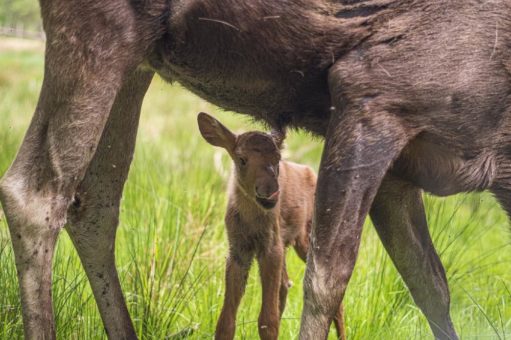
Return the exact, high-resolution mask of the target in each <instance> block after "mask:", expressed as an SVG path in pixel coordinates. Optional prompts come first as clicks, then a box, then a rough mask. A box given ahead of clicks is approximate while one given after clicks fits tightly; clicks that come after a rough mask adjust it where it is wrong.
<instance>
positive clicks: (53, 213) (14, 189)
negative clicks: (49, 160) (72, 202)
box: [0, 168, 69, 238]
mask: <svg viewBox="0 0 511 340" xmlns="http://www.w3.org/2000/svg"><path fill="white" fill-rule="evenodd" d="M30 176H31V175H26V174H24V173H22V172H21V171H19V172H18V171H17V170H16V169H13V168H11V169H10V170H9V171H7V173H6V174H5V175H4V177H3V178H2V179H1V180H0V201H1V203H2V206H3V210H4V213H5V215H6V217H7V221H8V223H9V227H10V229H11V232H12V233H14V234H15V235H13V236H16V238H19V237H18V235H22V236H29V235H32V234H49V235H50V234H55V233H58V231H59V230H60V229H61V228H62V227H63V226H64V224H65V222H66V210H67V206H68V204H69V200H68V199H67V198H66V197H65V196H63V195H61V194H58V193H56V192H55V191H54V190H53V188H54V187H55V186H58V184H57V183H56V182H58V181H57V180H55V181H53V183H52V184H51V186H49V185H44V184H38V183H36V181H38V180H39V179H36V180H31V178H30Z"/></svg>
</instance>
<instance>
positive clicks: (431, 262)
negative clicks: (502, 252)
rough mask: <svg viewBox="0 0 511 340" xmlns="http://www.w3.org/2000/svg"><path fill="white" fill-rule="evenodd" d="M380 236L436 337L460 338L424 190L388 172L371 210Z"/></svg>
mask: <svg viewBox="0 0 511 340" xmlns="http://www.w3.org/2000/svg"><path fill="white" fill-rule="evenodd" d="M370 215H371V218H372V220H373V223H374V226H375V228H376V231H377V232H378V235H379V236H380V239H381V241H382V243H383V245H384V247H385V249H386V250H387V253H388V254H389V256H390V258H391V259H392V261H393V262H394V265H395V266H396V268H397V270H398V271H399V273H400V274H401V276H402V278H403V280H404V281H405V283H406V285H407V286H408V288H409V289H410V293H411V294H412V297H413V299H414V300H415V303H416V304H417V305H418V306H419V308H420V309H421V310H422V312H423V313H424V314H425V316H426V318H427V319H428V322H429V325H430V327H431V330H432V331H433V333H434V335H435V338H437V339H457V336H456V332H455V330H454V327H453V325H452V322H451V318H450V315H449V304H450V298H449V287H448V285H447V279H446V276H445V271H444V267H443V266H442V263H441V262H440V258H439V257H438V255H437V253H436V251H435V248H434V245H433V242H432V241H431V237H430V235H429V230H428V225H427V222H426V215H425V213H424V205H423V203H422V195H421V190H419V189H418V188H416V187H414V186H412V185H411V184H409V183H407V182H403V181H401V180H399V179H397V178H393V177H392V176H390V175H388V176H387V177H386V178H385V180H384V181H383V183H382V185H381V186H380V189H379V190H378V194H377V195H376V197H375V199H374V201H373V205H372V207H371V212H370Z"/></svg>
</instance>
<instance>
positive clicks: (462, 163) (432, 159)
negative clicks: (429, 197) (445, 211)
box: [390, 137, 496, 196]
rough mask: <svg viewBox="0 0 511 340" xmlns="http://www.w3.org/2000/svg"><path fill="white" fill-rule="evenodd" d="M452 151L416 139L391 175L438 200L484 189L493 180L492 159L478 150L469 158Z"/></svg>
mask: <svg viewBox="0 0 511 340" xmlns="http://www.w3.org/2000/svg"><path fill="white" fill-rule="evenodd" d="M454 150H456V148H451V147H446V146H444V145H441V144H438V143H434V142H431V141H429V140H427V139H423V138H421V137H419V138H417V139H416V140H414V141H412V142H411V143H410V144H409V145H408V146H407V147H406V148H405V149H404V150H403V152H402V153H401V155H400V156H399V158H398V159H397V160H396V162H395V163H394V165H393V167H392V168H391V170H390V171H391V173H392V174H393V175H396V176H398V177H400V178H403V179H405V180H408V181H409V182H412V183H413V184H414V185H416V186H418V187H420V188H422V189H424V190H425V191H427V192H430V193H432V194H434V195H438V196H448V195H453V194H457V193H461V192H467V191H482V190H485V189H487V188H488V187H489V186H490V185H491V184H492V181H493V179H494V177H495V172H496V157H495V155H494V154H493V153H492V152H489V151H487V150H479V151H478V152H476V153H473V154H471V155H470V156H468V155H466V154H464V153H463V152H462V151H459V152H456V151H454ZM458 150H459V149H458Z"/></svg>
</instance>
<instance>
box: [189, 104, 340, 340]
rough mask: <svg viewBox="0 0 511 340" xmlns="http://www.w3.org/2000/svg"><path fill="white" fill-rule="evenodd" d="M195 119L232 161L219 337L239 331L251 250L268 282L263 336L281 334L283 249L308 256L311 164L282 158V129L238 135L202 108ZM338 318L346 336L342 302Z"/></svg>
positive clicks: (264, 285)
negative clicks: (240, 304)
mask: <svg viewBox="0 0 511 340" xmlns="http://www.w3.org/2000/svg"><path fill="white" fill-rule="evenodd" d="M198 123H199V129H200V132H201V134H202V136H203V137H204V139H206V141H207V142H208V143H210V144H212V145H214V146H219V147H222V148H224V149H226V150H227V152H229V155H230V156H231V158H232V160H233V161H234V165H235V166H234V170H233V172H232V175H231V180H230V183H229V199H228V206H227V213H226V216H225V224H226V227H227V235H228V239H229V256H228V258H227V264H226V273H225V281H226V288H225V298H224V305H223V308H222V313H221V315H220V319H219V320H218V323H217V328H216V339H233V337H234V331H235V321H236V311H237V309H238V306H239V303H240V300H241V297H242V295H243V292H244V289H245V285H246V282H247V277H248V273H249V270H250V266H251V264H252V260H253V258H254V256H255V257H256V258H257V261H258V263H259V269H260V274H261V283H262V288H263V303H262V308H261V313H260V315H259V335H260V337H261V338H262V339H277V338H278V332H279V322H280V318H281V316H282V313H283V312H284V308H285V305H286V297H287V291H288V288H289V287H290V281H289V279H288V276H287V272H286V262H285V249H286V247H288V246H289V245H293V246H294V248H295V250H296V253H297V254H298V256H300V258H301V259H302V260H303V261H305V260H306V257H307V250H308V247H309V233H310V230H311V224H312V213H313V208H314V191H315V189H316V175H315V173H314V171H313V170H312V169H311V168H309V167H307V166H303V165H299V164H295V163H291V162H287V161H281V160H280V148H281V147H282V143H283V140H284V137H285V135H284V133H283V132H282V131H273V132H272V134H271V135H269V134H266V133H263V132H256V131H252V132H247V133H243V134H241V135H235V134H234V133H232V132H231V131H229V129H227V128H226V127H225V126H224V125H222V124H221V123H220V122H219V121H217V120H216V119H215V118H213V117H211V116H210V115H208V114H206V113H199V116H198ZM334 323H335V327H336V329H337V333H338V335H339V337H340V338H342V339H344V338H345V335H344V325H343V311H342V305H340V306H339V310H338V312H337V314H336V316H335V318H334Z"/></svg>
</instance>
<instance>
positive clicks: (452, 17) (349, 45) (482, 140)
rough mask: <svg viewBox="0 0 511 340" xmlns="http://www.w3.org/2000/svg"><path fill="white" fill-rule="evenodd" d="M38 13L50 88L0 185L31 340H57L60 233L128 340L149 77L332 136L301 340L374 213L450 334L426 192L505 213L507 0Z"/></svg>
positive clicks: (190, 3) (246, 0)
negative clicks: (474, 194)
mask: <svg viewBox="0 0 511 340" xmlns="http://www.w3.org/2000/svg"><path fill="white" fill-rule="evenodd" d="M40 3H41V13H42V17H43V24H44V28H45V31H46V35H47V48H46V63H45V76H44V81H43V87H42V89H41V94H40V98H39V102H38V105H37V108H36V111H35V114H34V118H33V120H32V123H31V125H30V127H29V128H28V131H27V135H26V137H25V139H24V141H23V144H22V145H21V147H20V150H19V153H18V154H17V156H16V159H15V161H14V162H13V164H12V166H11V167H10V168H9V170H8V171H7V172H6V173H5V174H4V175H3V177H2V180H1V182H0V199H1V201H2V205H3V208H4V211H5V214H6V217H7V220H8V223H9V229H10V233H11V237H12V242H13V248H14V253H15V258H16V266H17V269H18V278H19V284H20V291H21V301H22V306H23V308H22V310H23V320H24V327H25V334H26V336H27V338H29V339H33V338H38V337H44V338H48V339H51V338H54V337H55V332H54V323H53V310H52V305H51V290H50V287H51V261H52V255H53V249H54V245H55V242H56V239H57V237H58V235H59V231H60V230H61V229H62V228H64V226H66V228H68V230H70V235H71V237H72V238H73V242H74V244H75V246H76V248H77V250H78V252H79V254H80V257H81V258H82V262H83V263H84V265H85V266H84V268H85V271H86V272H87V275H88V277H89V280H90V282H91V286H92V288H93V291H94V294H95V297H96V300H97V301H98V306H99V310H100V313H101V316H102V319H103V321H104V324H105V328H106V330H107V332H108V334H109V336H110V337H111V338H116V339H117V338H134V337H135V332H134V329H133V326H132V324H131V320H130V317H129V314H128V312H127V308H126V305H125V302H124V299H123V296H122V292H121V289H120V284H119V281H118V278H117V272H116V270H115V266H114V262H115V261H114V254H113V251H112V249H113V244H114V242H115V231H116V228H117V219H118V207H119V201H120V198H121V193H122V188H123V185H124V180H125V178H126V175H127V173H128V170H129V164H130V160H131V155H132V152H133V145H134V142H135V137H136V130H137V123H138V117H139V112H140V106H141V103H142V99H143V97H144V94H145V92H146V90H147V87H148V84H149V82H150V80H151V78H152V76H153V74H154V73H158V74H159V75H161V76H162V77H163V78H164V79H167V80H169V81H178V82H180V83H181V84H183V85H184V86H185V87H187V88H188V89H190V90H191V91H193V92H195V93H196V94H198V95H200V96H201V97H203V98H205V99H207V100H209V101H211V102H212V103H215V104H217V105H219V106H221V107H223V108H226V109H231V110H234V111H238V112H241V113H245V114H249V115H251V116H253V117H255V118H258V119H262V120H264V121H266V122H267V123H268V124H269V125H271V126H274V127H278V126H292V127H298V128H304V129H306V130H308V131H311V132H313V133H315V134H318V135H320V136H322V137H324V138H325V148H324V153H323V158H322V163H321V166H320V171H319V174H318V183H317V189H316V201H315V214H314V222H313V228H312V237H311V245H312V246H311V248H310V251H309V257H308V261H307V272H306V275H305V279H304V310H303V314H302V326H301V331H300V337H301V338H302V339H324V338H326V337H327V334H328V328H329V325H330V322H331V320H332V319H333V317H334V315H335V313H336V310H337V309H338V306H339V304H340V302H341V301H342V299H343V296H344V292H345V289H346V286H347V284H348V281H349V279H350V277H351V273H352V271H353V267H354V265H355V261H356V257H357V253H358V247H359V242H360V235H361V231H362V225H363V222H364V220H365V218H366V216H367V215H368V214H370V216H371V217H372V219H373V221H374V222H375V226H376V228H377V231H378V233H379V235H380V238H381V240H382V242H383V244H384V246H385V247H386V249H387V251H388V253H389V254H390V256H391V258H392V260H393V262H394V264H395V265H396V267H397V269H398V270H399V272H400V273H401V275H402V277H403V279H404V281H405V282H406V284H407V285H408V287H409V288H410V292H411V294H412V296H413V298H414V300H415V302H416V303H417V305H418V306H419V308H420V309H421V310H422V311H423V312H424V314H425V316H426V318H427V319H428V322H429V324H430V326H431V329H432V331H433V333H434V335H435V337H437V338H439V339H440V338H441V339H455V338H457V335H456V332H455V329H454V327H453V325H452V322H451V318H450V312H449V309H450V298H449V290H448V285H447V280H446V277H445V272H444V269H443V266H442V264H441V262H440V260H439V258H438V255H437V254H436V251H435V249H434V247H433V245H432V242H431V239H430V235H429V232H428V229H427V222H426V220H425V217H424V208H423V204H422V198H421V195H420V193H421V190H427V191H429V192H432V193H433V194H438V195H450V194H454V193H457V192H465V191H481V190H490V191H492V192H493V193H494V194H495V195H496V196H497V198H498V199H499V201H500V202H501V204H502V206H503V207H504V209H506V211H507V212H508V214H509V213H511V199H510V198H509V197H510V196H511V149H510V148H509V144H510V142H511V137H510V136H511V133H510V130H511V99H510V98H511V97H510V94H511V57H510V55H511V53H510V52H511V17H510V16H509V13H511V4H510V2H509V1H508V0H491V1H490V0H488V1H484V0H450V1H444V0H222V1H220V0H133V1H124V0H112V1H106V2H105V1H103V2H99V1H94V0H85V1H79V2H78V1H64V0H54V1H49V0H41V1H40ZM112 159H114V160H115V161H116V163H118V166H117V168H116V170H115V174H112V172H111V161H112ZM34 165H37V166H34ZM105 184H108V185H106V186H105ZM105 188H106V189H105Z"/></svg>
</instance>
